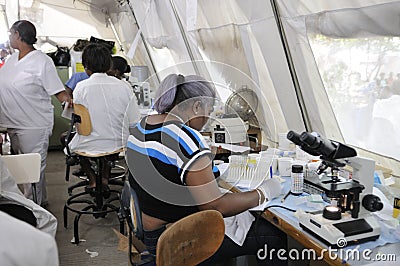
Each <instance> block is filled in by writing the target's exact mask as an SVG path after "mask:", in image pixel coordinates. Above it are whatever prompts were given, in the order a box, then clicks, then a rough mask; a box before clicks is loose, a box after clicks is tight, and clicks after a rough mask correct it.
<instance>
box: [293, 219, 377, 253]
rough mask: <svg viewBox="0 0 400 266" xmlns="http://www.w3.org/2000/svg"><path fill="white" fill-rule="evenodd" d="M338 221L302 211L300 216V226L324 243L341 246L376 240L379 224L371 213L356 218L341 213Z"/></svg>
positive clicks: (334, 246)
mask: <svg viewBox="0 0 400 266" xmlns="http://www.w3.org/2000/svg"><path fill="white" fill-rule="evenodd" d="M343 216H345V217H343V218H342V219H340V220H338V221H332V220H328V219H325V218H323V217H322V214H310V213H304V214H302V215H301V216H300V219H299V220H300V227H301V228H303V229H304V230H306V231H307V232H309V233H311V234H313V235H314V236H316V237H317V238H318V239H320V240H321V241H322V242H324V243H325V244H326V245H328V246H331V247H333V248H343V247H345V246H347V245H352V244H358V243H363V242H367V241H372V240H376V239H378V238H379V235H380V231H381V230H380V226H379V224H378V222H377V221H376V219H375V217H373V216H372V215H366V216H364V217H360V218H357V219H354V218H351V216H350V215H348V214H347V216H346V214H345V215H343Z"/></svg>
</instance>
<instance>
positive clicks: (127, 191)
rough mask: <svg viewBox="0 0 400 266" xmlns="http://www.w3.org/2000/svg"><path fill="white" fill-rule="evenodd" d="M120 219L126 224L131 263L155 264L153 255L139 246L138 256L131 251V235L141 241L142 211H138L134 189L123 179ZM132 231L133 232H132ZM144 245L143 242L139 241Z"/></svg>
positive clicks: (142, 235)
mask: <svg viewBox="0 0 400 266" xmlns="http://www.w3.org/2000/svg"><path fill="white" fill-rule="evenodd" d="M119 217H120V219H124V220H125V221H126V223H127V225H128V239H129V246H128V254H129V261H130V263H131V265H155V257H154V256H153V255H151V254H149V253H148V252H146V251H143V250H142V248H141V247H136V249H137V250H138V251H139V252H140V253H139V257H135V256H134V253H132V244H133V235H134V236H135V237H136V239H137V240H138V241H143V238H144V234H143V223H142V212H141V211H140V206H139V199H138V197H137V195H136V192H135V190H134V189H133V188H132V187H131V186H130V185H129V182H128V181H125V185H124V187H123V189H122V192H121V209H120V213H119ZM132 233H133V234H132ZM140 244H141V246H144V244H143V243H140Z"/></svg>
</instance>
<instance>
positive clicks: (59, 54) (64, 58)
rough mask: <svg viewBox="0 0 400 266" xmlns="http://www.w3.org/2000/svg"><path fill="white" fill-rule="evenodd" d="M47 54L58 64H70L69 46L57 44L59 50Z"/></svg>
mask: <svg viewBox="0 0 400 266" xmlns="http://www.w3.org/2000/svg"><path fill="white" fill-rule="evenodd" d="M47 55H48V56H50V57H51V59H53V62H54V64H55V65H56V66H69V63H70V61H71V55H70V54H69V49H68V48H67V47H58V46H57V51H55V52H53V53H48V54H47Z"/></svg>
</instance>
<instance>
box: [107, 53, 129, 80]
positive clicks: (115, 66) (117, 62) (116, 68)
mask: <svg viewBox="0 0 400 266" xmlns="http://www.w3.org/2000/svg"><path fill="white" fill-rule="evenodd" d="M129 72H131V67H130V66H129V65H128V62H127V61H126V59H125V58H123V57H121V56H118V55H116V56H113V57H112V64H111V68H110V69H109V70H108V71H107V75H109V76H114V77H116V78H117V79H125V73H129Z"/></svg>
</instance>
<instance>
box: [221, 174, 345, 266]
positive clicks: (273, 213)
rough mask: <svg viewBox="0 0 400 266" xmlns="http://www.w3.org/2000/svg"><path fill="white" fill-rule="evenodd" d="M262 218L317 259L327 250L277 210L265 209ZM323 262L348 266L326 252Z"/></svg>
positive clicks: (225, 186)
mask: <svg viewBox="0 0 400 266" xmlns="http://www.w3.org/2000/svg"><path fill="white" fill-rule="evenodd" d="M218 184H219V185H220V186H221V187H222V188H225V189H229V190H231V191H232V192H239V190H238V189H237V188H235V187H233V186H231V185H230V184H228V183H227V182H225V181H224V180H222V179H219V180H218ZM262 217H263V218H264V219H266V220H267V221H269V222H270V223H272V224H273V225H275V226H276V227H277V228H279V229H280V230H281V231H283V232H285V233H286V234H287V235H288V236H290V237H292V238H293V239H295V240H296V241H298V242H299V243H300V244H302V245H303V246H304V248H307V249H313V250H315V252H316V255H317V258H318V257H320V256H321V253H322V250H327V249H328V246H326V245H325V244H323V243H322V242H320V241H319V240H318V239H316V238H315V237H314V236H312V235H310V234H308V233H307V232H305V231H304V230H302V229H301V228H297V227H296V226H294V225H293V224H291V223H290V222H288V221H287V217H285V216H284V215H283V214H282V213H280V212H279V210H278V209H273V208H271V209H267V210H266V211H264V212H263V213H262ZM323 258H324V261H325V262H326V263H327V264H329V265H342V266H345V265H349V264H348V263H343V261H342V259H340V258H336V259H335V260H333V259H332V258H330V257H329V253H328V252H326V251H325V252H323Z"/></svg>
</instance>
